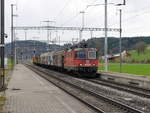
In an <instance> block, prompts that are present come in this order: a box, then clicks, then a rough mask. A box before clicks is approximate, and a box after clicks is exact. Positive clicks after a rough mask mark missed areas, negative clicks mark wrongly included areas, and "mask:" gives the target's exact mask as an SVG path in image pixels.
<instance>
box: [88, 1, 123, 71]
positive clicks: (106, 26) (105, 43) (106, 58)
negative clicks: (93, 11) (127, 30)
mask: <svg viewBox="0 0 150 113" xmlns="http://www.w3.org/2000/svg"><path fill="white" fill-rule="evenodd" d="M109 4H113V5H115V6H121V5H126V0H123V4H114V3H109ZM99 5H104V6H105V16H104V23H105V25H104V26H105V41H104V56H105V71H106V72H107V71H108V55H107V54H108V37H107V34H108V32H107V31H108V25H107V24H108V20H107V6H108V3H107V0H105V3H104V4H96V5H88V6H87V8H88V7H90V6H99ZM121 14H122V11H120V15H121ZM121 27H122V26H121V16H120V44H119V45H120V51H121V49H122V48H121V45H122V43H121V34H122V28H121ZM121 57H122V56H121V52H120V72H121V66H122V58H121Z"/></svg>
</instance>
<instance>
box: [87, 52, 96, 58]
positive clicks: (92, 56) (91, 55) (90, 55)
mask: <svg viewBox="0 0 150 113" xmlns="http://www.w3.org/2000/svg"><path fill="white" fill-rule="evenodd" d="M88 59H96V51H89V52H88Z"/></svg>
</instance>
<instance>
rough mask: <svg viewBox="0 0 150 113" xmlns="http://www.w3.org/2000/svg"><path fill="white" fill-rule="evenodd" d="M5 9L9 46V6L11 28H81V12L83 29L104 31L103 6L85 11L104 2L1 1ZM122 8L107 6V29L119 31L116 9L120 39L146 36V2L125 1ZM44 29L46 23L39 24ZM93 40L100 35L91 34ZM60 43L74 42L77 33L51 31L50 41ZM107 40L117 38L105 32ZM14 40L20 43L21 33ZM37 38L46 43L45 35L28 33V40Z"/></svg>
mask: <svg viewBox="0 0 150 113" xmlns="http://www.w3.org/2000/svg"><path fill="white" fill-rule="evenodd" d="M5 1H6V2H5V5H6V7H5V8H6V10H5V12H6V33H7V34H9V37H8V38H7V39H6V42H10V15H11V14H10V5H11V4H12V3H13V4H17V8H15V7H14V10H15V12H14V13H15V14H17V15H18V17H17V18H16V17H14V19H15V20H14V24H15V26H39V25H40V21H44V20H51V21H56V23H53V25H56V26H74V27H80V26H81V14H80V13H79V12H80V11H82V10H84V11H85V27H100V28H103V27H104V6H103V5H101V6H95V7H89V8H86V7H87V5H91V4H93V5H94V4H103V3H104V0H5ZM108 2H109V3H122V2H123V0H108ZM126 2H127V3H126V6H121V7H116V6H113V5H108V26H109V27H111V28H118V27H119V13H118V9H119V8H121V9H122V10H123V25H122V26H123V36H141V35H142V36H148V35H149V36H150V29H149V25H150V0H126ZM41 25H46V23H41ZM93 35H94V36H95V37H100V36H101V37H102V36H104V32H94V33H93ZM59 36H60V38H61V40H67V41H69V40H71V39H72V38H78V37H79V36H78V32H77V31H58V32H56V31H53V32H52V39H53V40H54V38H56V37H59ZM108 36H116V37H117V36H119V33H116V32H115V33H112V32H109V34H108ZM17 37H18V38H19V39H20V40H22V39H24V31H18V32H17ZM33 37H39V38H38V39H39V40H46V32H45V31H29V32H28V33H27V38H28V39H33ZM83 38H84V39H88V38H90V33H89V32H84V33H83Z"/></svg>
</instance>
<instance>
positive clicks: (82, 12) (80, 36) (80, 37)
mask: <svg viewBox="0 0 150 113" xmlns="http://www.w3.org/2000/svg"><path fill="white" fill-rule="evenodd" d="M80 13H81V14H82V26H81V30H80V34H79V41H81V40H82V31H83V28H84V14H85V12H84V11H80Z"/></svg>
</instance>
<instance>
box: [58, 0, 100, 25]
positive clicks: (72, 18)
mask: <svg viewBox="0 0 150 113" xmlns="http://www.w3.org/2000/svg"><path fill="white" fill-rule="evenodd" d="M96 1H97V0H94V1H93V2H92V3H90V4H93V3H95V2H96ZM87 9H88V7H86V8H85V9H84V10H83V11H86V10H87ZM79 15H80V12H77V13H76V14H75V15H74V16H73V17H71V18H69V19H68V20H67V21H65V22H64V23H63V24H61V26H64V25H65V24H66V23H68V22H70V21H72V20H74V19H75V18H77V17H78V16H79Z"/></svg>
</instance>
